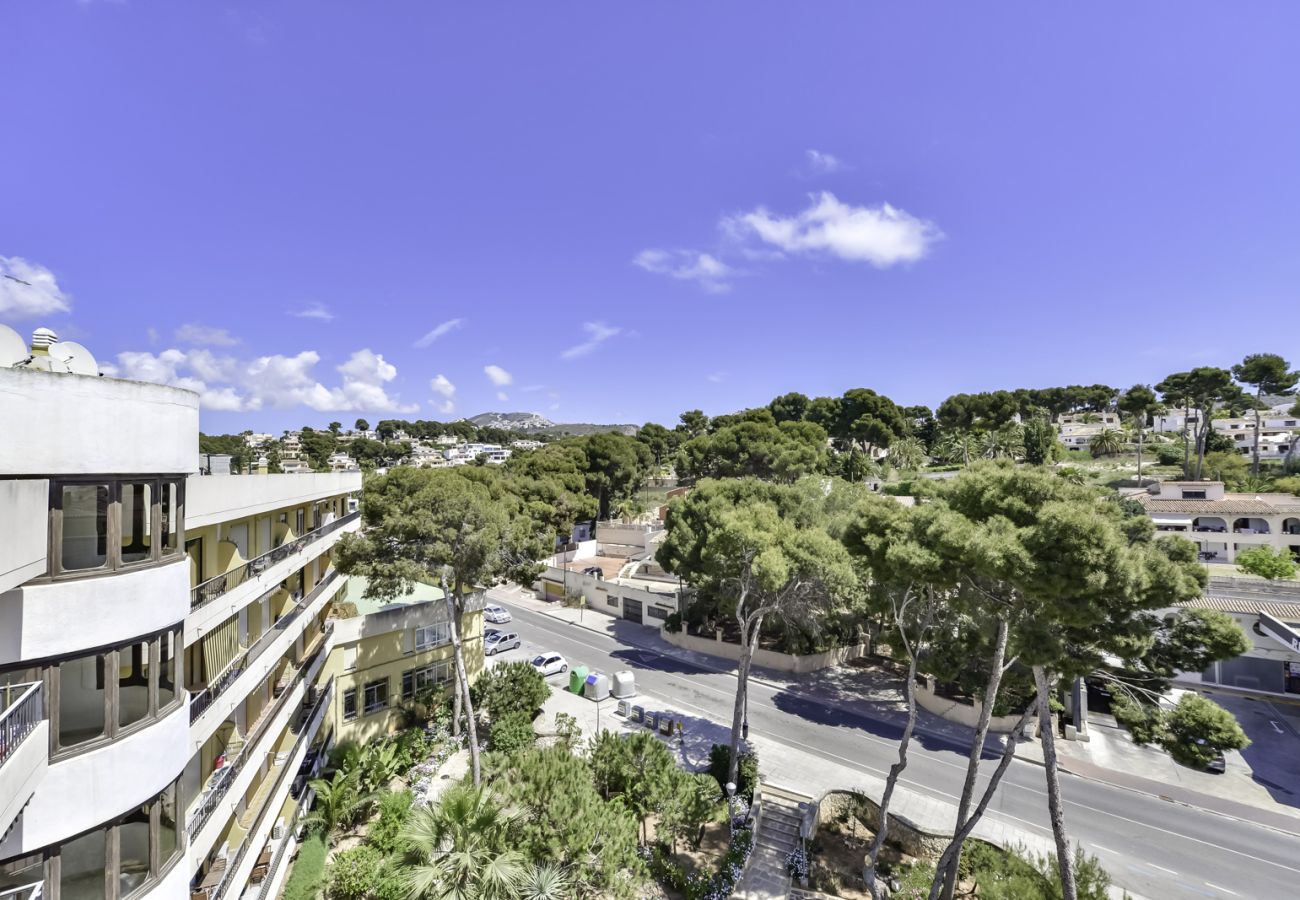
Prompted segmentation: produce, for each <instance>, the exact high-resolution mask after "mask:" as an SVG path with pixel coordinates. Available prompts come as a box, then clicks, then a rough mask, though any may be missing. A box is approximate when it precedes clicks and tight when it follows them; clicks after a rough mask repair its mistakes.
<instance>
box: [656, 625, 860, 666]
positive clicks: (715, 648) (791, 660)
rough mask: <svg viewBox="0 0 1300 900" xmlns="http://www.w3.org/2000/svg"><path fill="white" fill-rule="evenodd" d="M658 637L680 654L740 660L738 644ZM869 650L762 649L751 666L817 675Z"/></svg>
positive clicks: (682, 636)
mask: <svg viewBox="0 0 1300 900" xmlns="http://www.w3.org/2000/svg"><path fill="white" fill-rule="evenodd" d="M661 634H662V635H663V638H664V640H666V641H668V643H670V644H672V645H674V646H676V647H681V648H682V649H683V650H693V651H695V652H696V653H707V654H708V655H710V656H720V657H722V658H723V659H729V660H732V661H733V662H735V661H739V659H740V645H739V644H733V643H730V642H729V641H720V640H710V639H709V638H704V637H696V636H694V635H690V634H687V633H686V632H685V631H679V632H677V633H676V634H673V633H672V632H669V631H663V632H661ZM869 647H870V644H868V643H862V644H853V645H851V646H848V647H833V648H832V649H830V650H824V651H822V652H821V653H808V654H805V655H802V656H796V655H794V654H791V653H777V652H776V651H775V650H764V649H763V648H762V647H758V648H756V649H755V650H754V665H756V666H760V667H762V668H765V669H775V670H776V671H778V672H793V673H795V674H802V673H804V672H816V671H819V670H821V669H829V668H830V667H831V666H838V665H839V664H840V663H843V662H845V661H847V660H850V659H857V658H858V657H860V656H866V655H867V651H868V648H869Z"/></svg>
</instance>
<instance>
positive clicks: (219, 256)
mask: <svg viewBox="0 0 1300 900" xmlns="http://www.w3.org/2000/svg"><path fill="white" fill-rule="evenodd" d="M0 28H2V30H3V32H4V35H5V37H4V51H3V53H0V84H3V85H4V86H5V95H6V98H7V102H6V104H5V106H6V114H5V117H4V119H5V128H4V132H5V136H4V139H3V141H0V267H3V270H4V272H5V273H8V274H11V275H13V276H14V277H18V278H21V280H23V281H28V282H30V283H31V286H30V287H28V286H25V285H22V284H19V283H18V282H16V281H13V280H12V279H0V322H4V323H6V324H9V325H11V326H13V327H15V328H17V329H18V330H19V331H20V332H21V333H23V334H27V333H28V332H30V330H31V329H32V328H33V327H35V326H37V325H49V326H51V327H53V328H54V329H56V330H57V331H58V332H59V333H60V334H61V336H63V337H64V338H67V339H75V340H78V341H81V342H82V343H84V344H86V345H87V346H88V347H90V349H91V350H92V351H94V352H95V354H96V355H97V356H98V358H99V359H100V360H101V362H104V363H107V364H109V365H111V366H113V367H115V369H116V371H117V372H118V373H120V374H123V375H130V376H132V377H144V378H150V379H153V380H160V381H170V382H172V383H177V384H182V385H186V386H190V387H192V388H194V389H196V390H199V391H200V392H201V393H202V394H203V398H204V404H205V411H204V413H203V425H204V428H205V430H208V431H227V430H238V429H242V428H244V427H249V428H256V429H259V430H261V429H267V430H270V429H280V428H285V427H289V426H292V425H298V424H303V423H306V424H316V425H324V424H325V423H327V422H329V421H330V420H333V419H338V420H340V421H343V422H345V423H346V424H349V425H350V424H351V422H352V421H353V420H354V419H355V418H357V417H358V416H364V417H366V418H368V419H370V420H371V421H372V422H374V421H376V420H377V419H379V418H386V417H390V416H392V417H410V418H414V417H426V418H448V417H453V418H454V417H458V416H460V415H473V414H475V413H478V412H482V411H484V410H488V409H499V410H515V409H519V410H529V411H536V412H540V413H542V414H544V415H547V416H550V417H551V418H554V419H556V420H559V421H602V422H603V421H620V422H622V421H627V422H642V421H645V420H658V421H664V422H669V423H671V422H672V421H675V420H676V415H677V413H678V412H680V411H681V410H683V409H687V408H692V407H702V408H704V409H705V410H706V411H707V412H710V413H719V412H725V411H729V410H732V409H736V408H741V407H744V406H750V405H757V404H761V403H765V402H766V401H767V400H768V399H770V398H771V397H772V396H774V395H776V394H779V393H782V392H784V391H788V390H800V391H804V392H805V393H808V394H811V395H815V394H823V393H840V392H842V391H843V390H845V389H847V388H850V387H856V386H866V387H873V388H875V389H877V390H881V391H883V392H885V393H887V394H889V395H891V396H892V397H894V398H895V399H896V400H898V401H899V402H904V403H927V404H931V405H934V404H937V403H938V402H939V401H941V400H942V399H943V398H944V397H945V396H947V395H948V394H950V393H954V392H957V391H972V390H981V389H993V388H1001V387H1006V388H1014V387H1020V386H1044V385H1051V384H1065V383H1071V382H1080V381H1082V382H1088V383H1091V382H1095V381H1105V382H1108V383H1113V384H1116V385H1121V386H1124V385H1128V384H1132V383H1134V382H1137V381H1145V382H1151V381H1155V380H1158V379H1160V378H1161V377H1163V376H1164V375H1165V374H1168V373H1169V372H1171V371H1174V370H1177V369H1181V368H1187V367H1190V366H1192V365H1204V364H1219V365H1228V364H1231V363H1233V362H1235V361H1238V360H1239V359H1240V358H1241V356H1242V355H1244V354H1245V353H1249V352H1261V351H1269V352H1280V353H1283V354H1287V355H1290V356H1291V357H1292V358H1293V359H1294V358H1295V357H1300V347H1297V346H1296V344H1297V341H1296V335H1297V326H1300V94H1298V93H1297V85H1300V54H1297V53H1296V52H1295V47H1294V39H1295V35H1296V34H1297V33H1300V6H1298V5H1296V4H1294V3H1290V2H1285V3H1282V2H1279V3H1251V4H1219V3H1215V4H1200V3H1172V2H1170V3H1144V4H1087V5H1084V6H1075V7H1072V8H1066V7H1065V6H1062V5H1044V4H1040V3H1028V4H1023V5H1017V4H1009V3H1008V4H996V5H993V4H950V5H943V6H940V5H930V4H883V3H879V4H865V3H846V2H826V3H818V4H807V3H756V2H744V3H740V2H734V3H731V2H714V3H707V4H706V3H695V4H686V3H657V4H640V5H633V4H594V3H588V4H554V3H514V4H502V3H491V2H488V3H474V4H453V3H427V2H398V0H391V2H385V3H380V4H376V3H361V2H351V3H339V2H320V0H315V2H294V0H282V2H259V3H236V2H228V3H220V2H205V3H197V2H193V3H186V2H165V3H164V2H143V0H124V2H105V0H94V2H75V0H11V2H9V3H7V4H5V7H4V10H3V11H0ZM501 398H504V399H501Z"/></svg>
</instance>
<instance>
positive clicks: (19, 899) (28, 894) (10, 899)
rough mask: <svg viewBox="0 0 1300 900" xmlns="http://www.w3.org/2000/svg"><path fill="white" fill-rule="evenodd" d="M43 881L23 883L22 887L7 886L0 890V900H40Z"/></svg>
mask: <svg viewBox="0 0 1300 900" xmlns="http://www.w3.org/2000/svg"><path fill="white" fill-rule="evenodd" d="M44 886H45V882H43V881H33V882H32V883H31V884H24V885H23V886H22V887H16V888H9V889H8V890H5V891H0V900H41V890H42V888H44Z"/></svg>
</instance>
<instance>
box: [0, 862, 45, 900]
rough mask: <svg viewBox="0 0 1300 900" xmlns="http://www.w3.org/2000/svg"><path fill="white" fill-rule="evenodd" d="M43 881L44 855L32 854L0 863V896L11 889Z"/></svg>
mask: <svg viewBox="0 0 1300 900" xmlns="http://www.w3.org/2000/svg"><path fill="white" fill-rule="evenodd" d="M44 879H45V854H44V853H32V854H30V855H29V856H20V857H18V858H17V859H11V860H9V862H6V863H0V896H4V895H5V894H6V893H7V892H8V891H9V890H10V889H11V888H19V887H24V886H25V885H29V884H34V883H36V882H38V881H43V880H44Z"/></svg>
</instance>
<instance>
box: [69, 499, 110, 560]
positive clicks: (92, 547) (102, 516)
mask: <svg viewBox="0 0 1300 900" xmlns="http://www.w3.org/2000/svg"><path fill="white" fill-rule="evenodd" d="M107 543H108V485H106V484H65V485H64V486H63V570H64V571H65V572H72V571H76V570H78V569H98V568H99V567H101V566H102V565H104V562H105V561H106V560H107V559H108V555H107Z"/></svg>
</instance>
